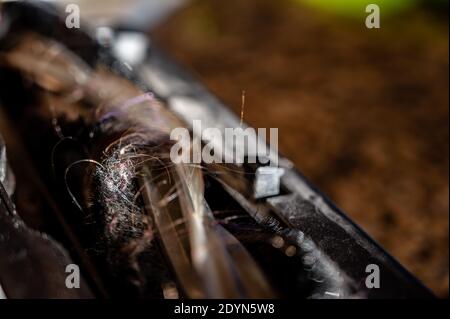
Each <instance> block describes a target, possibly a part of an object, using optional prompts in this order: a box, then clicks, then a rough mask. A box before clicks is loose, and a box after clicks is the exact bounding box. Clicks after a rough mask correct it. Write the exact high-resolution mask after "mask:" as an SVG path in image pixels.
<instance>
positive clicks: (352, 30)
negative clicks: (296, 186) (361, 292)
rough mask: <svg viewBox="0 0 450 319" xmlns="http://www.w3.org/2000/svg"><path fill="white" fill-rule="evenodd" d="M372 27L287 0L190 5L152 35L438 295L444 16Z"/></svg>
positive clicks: (444, 206) (443, 265)
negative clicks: (272, 136) (269, 131)
mask: <svg viewBox="0 0 450 319" xmlns="http://www.w3.org/2000/svg"><path fill="white" fill-rule="evenodd" d="M381 17H382V21H381V29H371V30H369V29H367V28H366V27H365V25H364V20H363V19H350V18H348V17H340V16H336V15H333V14H332V13H329V12H328V13H326V12H322V11H320V10H317V9H313V8H309V7H306V6H304V5H301V4H299V3H298V2H295V1H287V0H285V1H275V0H245V1H238V0H233V1H223V0H203V1H194V2H193V3H190V4H189V5H187V6H186V7H185V8H183V9H182V10H181V11H179V12H178V13H177V14H175V16H173V17H172V18H171V19H170V20H169V21H168V22H166V23H164V24H163V25H162V26H161V27H159V28H158V29H157V30H156V32H155V33H154V35H153V37H154V39H155V40H156V41H157V42H158V43H159V44H160V45H161V46H163V47H164V48H165V49H166V50H167V51H169V52H170V53H171V54H172V56H174V57H175V58H176V59H177V60H178V61H180V62H181V63H182V64H184V65H185V66H187V67H188V68H190V69H191V71H192V72H194V73H196V74H197V76H198V77H199V78H200V80H201V81H203V82H204V83H205V84H206V85H207V86H208V87H209V88H210V89H211V90H212V91H213V92H214V93H216V94H217V95H218V96H219V97H220V98H221V99H222V100H223V101H225V102H226V103H227V104H229V105H230V106H231V107H233V109H234V110H235V111H236V112H239V111H240V99H241V91H242V90H245V91H246V95H247V100H246V107H245V120H246V121H247V122H248V123H249V124H250V125H252V126H254V127H278V128H279V139H280V141H279V143H280V150H281V152H282V153H283V154H284V155H285V156H287V157H288V158H289V159H291V160H292V161H293V162H294V163H295V164H296V166H297V167H298V168H299V170H300V171H302V172H303V173H304V174H305V175H306V176H307V177H308V178H309V179H310V180H311V181H312V182H313V183H314V184H315V185H316V186H318V188H319V189H321V190H322V191H323V192H324V193H325V194H327V195H328V196H329V197H330V198H331V199H332V200H333V201H334V202H335V203H336V204H337V205H338V206H340V207H341V208H342V209H343V210H344V211H345V212H347V213H348V214H349V215H350V217H351V218H353V219H354V220H355V221H356V222H357V223H358V224H360V225H361V226H362V227H363V228H364V229H365V230H366V231H367V232H368V233H369V234H370V235H371V236H373V237H374V238H375V239H376V240H377V241H379V242H380V243H381V245H382V246H383V247H385V248H386V249H387V250H388V251H389V252H391V253H392V254H393V255H394V256H395V257H396V258H397V259H398V260H399V261H400V262H401V263H402V264H404V265H405V266H406V267H407V268H408V269H409V270H410V271H412V272H413V273H414V274H415V275H417V276H418V277H419V278H420V279H421V280H423V281H424V283H425V284H426V285H428V286H429V287H430V288H432V289H433V290H434V291H435V292H436V293H437V294H438V295H439V296H441V297H448V271H449V268H448V209H449V207H448V206H449V189H448V142H449V141H448V137H449V128H448V84H449V83H448V67H449V64H448V62H449V60H448V13H447V12H444V13H442V12H438V11H436V10H432V9H430V8H424V7H423V6H416V7H414V8H410V9H408V10H405V11H403V12H399V13H397V14H395V15H392V16H391V17H386V18H384V16H383V11H382V12H381Z"/></svg>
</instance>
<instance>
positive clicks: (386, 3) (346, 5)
mask: <svg viewBox="0 0 450 319" xmlns="http://www.w3.org/2000/svg"><path fill="white" fill-rule="evenodd" d="M293 1H295V2H298V3H301V4H303V3H305V4H307V5H309V6H312V7H315V8H318V9H321V10H324V11H328V12H333V13H336V14H339V15H343V16H347V17H354V18H360V17H363V16H366V15H367V13H366V7H367V6H368V5H369V4H376V5H378V6H379V7H380V13H381V14H383V15H392V14H394V13H397V12H400V11H402V10H405V9H407V8H410V7H412V6H414V5H416V3H417V1H416V0H375V1H374V0H293Z"/></svg>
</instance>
